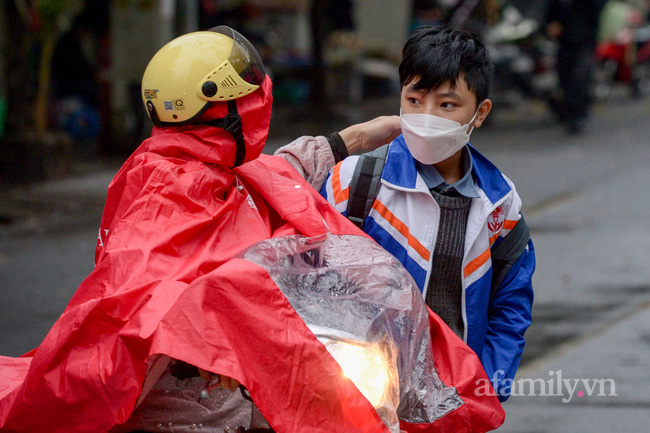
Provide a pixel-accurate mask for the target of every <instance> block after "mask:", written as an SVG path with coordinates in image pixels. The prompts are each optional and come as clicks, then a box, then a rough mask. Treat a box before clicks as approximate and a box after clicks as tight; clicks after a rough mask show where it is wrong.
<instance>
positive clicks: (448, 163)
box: [433, 149, 465, 185]
mask: <svg viewBox="0 0 650 433" xmlns="http://www.w3.org/2000/svg"><path fill="white" fill-rule="evenodd" d="M462 153H463V149H461V150H459V151H458V152H456V153H455V154H453V155H452V156H450V157H449V158H447V159H445V160H444V161H440V162H438V163H436V164H433V166H434V167H435V168H436V170H437V171H438V174H440V176H442V178H443V179H444V180H445V182H447V184H448V185H453V184H454V183H456V182H458V181H459V180H461V179H462V178H463V176H464V175H465V173H463V164H462V161H461V157H462Z"/></svg>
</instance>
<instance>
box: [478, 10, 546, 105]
mask: <svg viewBox="0 0 650 433" xmlns="http://www.w3.org/2000/svg"><path fill="white" fill-rule="evenodd" d="M542 30H543V29H542V28H541V26H540V24H539V22H538V21H537V20H535V19H533V18H527V17H525V16H524V15H522V13H521V12H520V11H519V10H518V9H517V8H516V7H514V6H512V5H507V6H505V7H504V8H503V10H502V13H501V19H500V20H499V22H497V23H496V24H494V25H493V26H492V27H490V29H489V30H488V31H487V33H486V35H485V43H486V46H487V48H488V52H489V53H490V58H491V59H492V63H493V64H494V69H495V71H494V83H493V92H492V96H491V98H492V99H493V102H495V104H494V105H495V106H506V107H512V106H515V105H517V104H518V103H521V102H522V101H523V100H531V99H536V100H542V101H545V102H546V103H547V104H548V105H549V107H550V108H551V109H552V110H553V111H555V109H556V108H555V102H554V101H556V100H557V93H558V78H557V74H556V72H555V59H556V53H557V44H556V43H554V42H553V41H551V40H549V39H547V38H546V37H545V36H544V34H543V32H542Z"/></svg>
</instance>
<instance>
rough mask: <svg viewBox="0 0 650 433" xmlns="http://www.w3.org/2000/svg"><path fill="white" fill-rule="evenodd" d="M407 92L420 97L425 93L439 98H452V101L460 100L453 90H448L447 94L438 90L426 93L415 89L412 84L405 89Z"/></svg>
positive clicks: (423, 90)
mask: <svg viewBox="0 0 650 433" xmlns="http://www.w3.org/2000/svg"><path fill="white" fill-rule="evenodd" d="M407 90H408V91H410V92H415V93H420V94H422V95H423V94H425V93H433V94H434V95H436V96H437V97H439V98H452V99H456V100H460V99H462V98H461V97H460V95H459V94H458V92H456V91H455V90H449V91H447V92H440V91H438V90H433V91H427V90H426V89H417V88H416V87H415V85H413V84H409V85H408V87H407Z"/></svg>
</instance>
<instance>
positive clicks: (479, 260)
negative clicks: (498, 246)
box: [465, 248, 490, 278]
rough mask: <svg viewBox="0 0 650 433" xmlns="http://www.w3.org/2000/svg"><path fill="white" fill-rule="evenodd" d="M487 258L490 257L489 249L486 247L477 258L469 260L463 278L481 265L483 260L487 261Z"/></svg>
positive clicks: (483, 262)
mask: <svg viewBox="0 0 650 433" xmlns="http://www.w3.org/2000/svg"><path fill="white" fill-rule="evenodd" d="M489 258H490V249H489V248H488V249H486V250H485V251H483V252H482V253H481V254H480V255H479V256H478V257H477V258H475V259H474V260H472V261H471V262H469V263H468V264H467V266H465V278H467V277H468V276H470V275H471V274H472V272H474V271H475V270H477V269H478V268H480V267H481V266H483V265H484V264H485V262H487V261H488V259H489Z"/></svg>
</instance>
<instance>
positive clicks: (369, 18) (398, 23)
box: [354, 0, 411, 57]
mask: <svg viewBox="0 0 650 433" xmlns="http://www.w3.org/2000/svg"><path fill="white" fill-rule="evenodd" d="M354 5H355V11H354V13H355V22H356V26H357V31H358V33H359V36H361V38H362V40H363V43H364V45H365V46H367V47H372V48H380V49H384V50H388V52H389V53H390V54H392V55H394V56H397V57H400V56H401V51H402V46H403V45H404V43H405V42H406V38H407V36H408V35H407V33H408V27H409V20H410V15H411V1H410V0H355V3H354Z"/></svg>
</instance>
